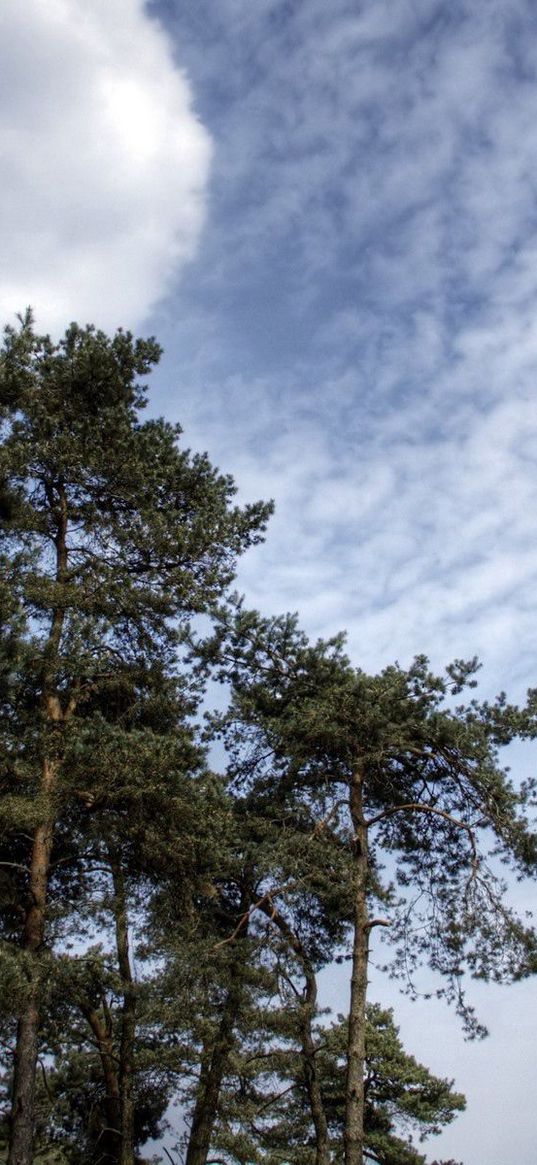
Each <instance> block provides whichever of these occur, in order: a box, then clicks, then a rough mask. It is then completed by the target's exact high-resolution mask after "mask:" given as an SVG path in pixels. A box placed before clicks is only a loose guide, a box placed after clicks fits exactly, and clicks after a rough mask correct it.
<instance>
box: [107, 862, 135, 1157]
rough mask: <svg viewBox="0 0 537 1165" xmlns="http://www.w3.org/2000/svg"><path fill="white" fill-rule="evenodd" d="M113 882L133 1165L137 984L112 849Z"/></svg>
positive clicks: (127, 1140)
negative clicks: (133, 972) (132, 966)
mask: <svg viewBox="0 0 537 1165" xmlns="http://www.w3.org/2000/svg"><path fill="white" fill-rule="evenodd" d="M109 855H110V865H111V870H112V879H113V883H114V916H115V925H116V945H117V958H118V966H119V973H120V975H121V987H122V993H123V1007H122V1009H121V1038H120V1044H119V1119H120V1134H121V1145H120V1151H119V1157H118V1165H134V1160H135V1158H134V1115H135V1113H134V1048H135V1041H136V984H135V982H134V977H133V974H132V968H131V960H130V953H129V928H128V915H127V901H126V895H125V879H124V876H123V870H122V868H121V862H120V860H119V857H118V855H117V854H116V853H115V851H114V850H113V849H112V848H109Z"/></svg>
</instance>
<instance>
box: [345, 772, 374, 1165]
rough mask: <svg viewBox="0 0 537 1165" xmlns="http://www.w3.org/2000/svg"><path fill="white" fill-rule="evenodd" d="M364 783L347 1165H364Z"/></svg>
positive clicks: (358, 820) (356, 784)
mask: <svg viewBox="0 0 537 1165" xmlns="http://www.w3.org/2000/svg"><path fill="white" fill-rule="evenodd" d="M362 781H363V773H362V771H361V770H360V769H359V768H357V769H356V770H355V772H354V774H353V778H352V783H351V789H350V811H351V819H352V825H353V830H354V938H353V949H352V975H351V999H350V1010H349V1042H348V1048H347V1084H346V1104H345V1133H344V1141H345V1165H363V1160H364V1116H365V1091H364V1069H365V1016H366V999H367V967H368V958H369V918H368V912H367V887H368V852H367V825H366V822H365V820H364V813H363V801H362Z"/></svg>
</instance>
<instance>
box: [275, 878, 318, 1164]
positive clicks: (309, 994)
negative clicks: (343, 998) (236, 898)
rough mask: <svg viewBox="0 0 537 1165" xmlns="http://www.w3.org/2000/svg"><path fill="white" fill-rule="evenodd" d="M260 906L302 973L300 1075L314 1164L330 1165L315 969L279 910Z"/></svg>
mask: <svg viewBox="0 0 537 1165" xmlns="http://www.w3.org/2000/svg"><path fill="white" fill-rule="evenodd" d="M260 909H261V910H262V911H263V913H264V914H266V916H267V918H269V919H270V921H271V922H272V923H273V924H274V925H275V926H277V927H278V930H279V931H280V933H281V934H282V935H283V936H284V938H285V939H286V941H287V943H288V944H289V946H290V947H291V949H292V950H293V951H294V953H295V955H296V957H297V959H298V961H299V963H300V966H301V968H302V973H303V975H304V980H305V998H304V1002H303V1004H302V1008H301V1015H300V1042H301V1048H300V1050H301V1054H302V1062H303V1064H304V1078H305V1083H306V1091H307V1094H308V1101H309V1106H310V1112H311V1119H312V1121H313V1127H314V1129H315V1165H330V1142H329V1137H328V1125H327V1121H326V1113H325V1108H324V1102H323V1096H322V1092H321V1082H320V1079H319V1072H318V1068H317V1049H316V1047H315V1041H314V1039H313V1031H312V1028H313V1020H314V1017H315V1009H316V1006H317V980H316V978H315V972H314V970H313V967H312V965H311V962H310V960H309V958H308V956H307V954H306V951H305V950H304V947H303V945H302V943H301V942H300V939H299V938H298V936H297V935H296V934H295V933H294V931H293V930H292V929H291V927H290V926H289V924H288V922H287V920H286V919H285V918H284V917H283V915H282V914H280V911H279V910H277V909H276V907H275V905H274V903H273V902H272V901H269V900H267V901H266V902H262V903H260Z"/></svg>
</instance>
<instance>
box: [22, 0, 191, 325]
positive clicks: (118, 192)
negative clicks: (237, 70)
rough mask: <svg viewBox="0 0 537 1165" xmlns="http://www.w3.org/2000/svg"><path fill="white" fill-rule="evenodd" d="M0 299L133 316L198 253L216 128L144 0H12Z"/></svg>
mask: <svg viewBox="0 0 537 1165" xmlns="http://www.w3.org/2000/svg"><path fill="white" fill-rule="evenodd" d="M0 31H1V36H0V77H1V82H0V85H1V88H2V103H1V108H2V115H1V120H0V134H1V138H2V142H3V146H2V183H1V184H0V222H1V223H2V227H1V236H0V254H1V273H0V309H1V312H2V316H3V317H4V318H7V317H9V316H10V315H12V313H13V312H15V311H20V310H21V309H23V308H24V307H25V306H26V305H27V304H28V303H30V304H32V306H33V307H34V308H35V311H36V313H37V321H38V324H39V325H40V326H42V327H46V328H51V329H53V330H57V329H58V328H61V327H62V326H63V324H64V323H65V322H67V321H69V320H71V319H72V318H77V319H79V320H80V321H81V322H88V321H92V322H95V323H97V324H99V325H100V326H103V327H106V328H113V327H115V326H117V325H119V324H126V325H128V326H135V325H136V324H137V323H139V322H140V321H141V320H142V319H143V318H144V316H146V315H147V312H148V311H149V309H150V308H151V307H153V305H154V304H155V302H156V300H157V299H158V298H159V297H160V296H161V295H162V294H163V292H164V290H165V289H166V287H167V286H168V285H169V282H170V279H171V278H172V276H175V275H176V273H177V271H178V269H179V268H180V267H181V265H182V264H183V263H184V262H185V261H186V260H188V259H190V258H191V256H192V255H193V254H194V253H195V249H196V246H197V242H198V238H199V233H200V228H201V226H202V223H203V219H204V211H205V198H206V187H207V178H208V169H209V161H210V153H211V147H210V140H209V136H208V134H207V132H206V130H205V129H204V128H203V126H202V125H201V124H200V122H199V120H198V119H197V117H196V115H195V113H194V111H193V108H192V99H191V92H190V86H189V84H188V81H187V79H186V77H185V76H184V74H182V73H181V72H180V71H179V70H178V69H177V67H175V66H174V64H173V61H172V57H171V53H170V48H169V42H168V40H167V38H166V37H165V35H164V33H163V32H162V30H161V29H160V28H159V26H158V25H157V24H156V23H155V22H153V21H150V19H149V18H148V16H147V14H146V13H145V11H144V9H143V5H142V3H141V2H140V0H114V3H113V4H108V3H106V0H94V2H92V3H91V4H89V5H88V4H85V3H83V0H28V2H27V3H25V4H20V3H18V0H6V2H5V3H4V4H3V5H2V14H1V17H0Z"/></svg>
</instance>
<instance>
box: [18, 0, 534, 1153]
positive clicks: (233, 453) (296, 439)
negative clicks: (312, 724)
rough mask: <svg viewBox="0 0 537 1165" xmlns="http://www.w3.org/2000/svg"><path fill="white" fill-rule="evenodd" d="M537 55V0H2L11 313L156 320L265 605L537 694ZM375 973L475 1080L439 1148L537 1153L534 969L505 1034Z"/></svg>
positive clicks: (157, 402)
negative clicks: (231, 505)
mask: <svg viewBox="0 0 537 1165" xmlns="http://www.w3.org/2000/svg"><path fill="white" fill-rule="evenodd" d="M536 68H537V8H536V7H535V5H534V4H532V3H530V2H526V0H488V2H487V3H485V0H451V2H450V3H447V2H440V3H439V2H436V0H363V2H361V3H359V2H358V0H331V2H330V4H327V3H326V0H301V2H298V0H151V2H150V3H149V4H146V5H144V4H143V3H142V0H114V3H113V4H109V3H107V0H92V3H91V4H88V3H87V2H85V0H26V2H25V4H24V5H21V4H20V3H19V2H18V0H3V4H2V5H1V10H0V88H1V100H0V130H1V132H0V141H1V150H2V183H1V184H0V224H1V225H0V307H1V309H2V314H3V317H4V319H5V320H6V321H7V320H12V319H13V314H14V313H15V312H16V311H20V310H22V309H23V308H24V307H25V306H26V304H27V303H31V304H32V305H33V306H34V309H35V313H36V319H37V324H38V326H39V327H40V328H41V329H43V330H51V331H52V333H53V334H54V335H57V334H59V333H60V331H61V329H62V328H63V327H64V325H65V324H66V323H68V322H69V321H70V320H71V319H72V318H77V319H78V320H79V322H80V323H86V322H89V321H92V322H95V323H97V324H98V325H99V326H102V327H104V328H106V329H107V330H112V329H114V328H115V327H116V326H119V325H123V326H127V327H130V328H133V329H135V330H137V331H139V332H140V333H141V334H151V333H154V334H156V335H157V337H158V338H159V340H160V341H161V342H162V344H163V345H164V348H165V356H164V358H163V361H162V363H161V365H160V367H159V369H158V371H157V374H156V375H155V377H154V396H153V398H152V400H153V405H152V407H153V408H154V409H155V411H157V412H161V413H164V414H165V415H166V416H167V417H168V418H169V419H170V420H174V421H175V420H177V421H180V422H181V423H182V424H183V426H184V429H185V440H186V442H187V443H188V444H189V445H191V446H192V447H193V448H195V449H207V450H208V451H209V453H210V455H211V457H212V458H213V460H214V461H215V463H216V464H218V465H219V466H220V467H221V468H222V470H224V471H226V472H231V473H233V475H234V476H235V478H236V481H237V484H238V487H239V496H240V497H241V498H243V499H245V500H246V499H248V500H254V499H255V498H258V497H263V498H268V497H273V498H274V500H275V503H276V513H275V517H274V519H273V521H272V522H271V525H270V529H269V532H268V537H267V540H266V543H265V544H264V546H262V547H259V548H256V549H255V550H254V551H252V552H250V553H249V554H248V556H247V557H246V558H245V560H244V562H243V563H242V565H241V567H240V572H239V578H238V585H239V587H240V589H241V590H242V591H244V593H245V595H246V598H247V602H248V604H249V605H250V606H257V607H260V608H261V609H262V610H263V611H264V612H266V613H271V612H280V611H284V610H297V611H298V612H299V614H300V619H301V622H302V624H303V626H304V627H305V628H306V630H307V631H308V632H309V633H311V634H312V635H314V636H317V635H331V634H333V633H335V632H336V631H339V630H340V629H342V628H346V629H347V631H348V637H349V638H348V642H349V651H350V653H351V656H352V658H353V660H355V662H356V664H357V665H359V666H361V667H363V668H365V669H370V670H376V669H378V668H380V667H382V666H384V665H385V664H387V663H390V662H392V661H393V660H394V659H398V660H399V661H400V662H401V664H403V665H406V664H408V663H409V662H410V660H411V659H412V657H413V655H415V654H416V653H421V652H425V653H427V654H429V655H430V657H431V659H432V661H433V663H434V664H435V666H441V665H442V664H443V663H445V662H447V661H449V660H450V659H452V658H454V657H464V658H468V657H471V656H473V655H478V656H479V657H480V658H481V659H482V660H483V671H482V691H483V693H485V694H490V693H492V692H494V691H496V690H498V689H503V688H505V689H507V691H508V693H509V694H510V695H512V696H513V697H515V698H520V697H522V696H523V694H524V691H525V688H526V687H527V686H528V685H536V684H537V668H536V664H535V659H536V654H537V653H536V649H537V619H536V595H537V538H536V533H537V474H536V471H535V469H536V467H535V456H536V454H535V450H536V447H537V446H536V436H537V405H536V403H535V389H534V385H535V381H536V371H537V198H536V192H537V72H536ZM514 764H515V769H516V771H517V772H518V771H520V772H526V771H531V769H532V767H533V768H534V767H535V756H534V753H533V752H531V751H530V750H519V753H518V754H517V756H516V757H515V762H514ZM528 904H530V905H531V903H529V901H528V896H526V897H525V898H524V905H528ZM374 988H375V992H376V994H377V997H381V996H382V1001H383V1002H385V1001H386V1000H387V999H388V998H390V999H391V1000H392V1002H393V1003H394V1004H395V1006H396V1009H397V1016H398V1018H399V1019H400V1021H401V1024H402V1031H403V1035H404V1039H405V1042H406V1044H407V1046H408V1048H409V1050H412V1051H415V1053H416V1054H417V1055H418V1056H421V1057H422V1058H423V1059H424V1060H425V1062H426V1063H428V1064H429V1065H430V1066H431V1067H432V1068H434V1070H435V1071H437V1072H439V1073H440V1074H442V1075H449V1076H455V1078H456V1083H457V1086H458V1087H459V1088H461V1089H463V1090H464V1091H466V1093H467V1095H468V1100H469V1109H468V1112H467V1114H465V1115H464V1116H463V1117H462V1118H459V1120H458V1121H457V1123H456V1125H454V1126H453V1129H452V1130H449V1131H448V1132H446V1133H445V1134H444V1135H443V1136H442V1138H440V1139H439V1140H438V1141H436V1142H434V1145H433V1146H432V1147H431V1150H430V1152H431V1156H435V1155H436V1156H441V1155H443V1156H444V1157H449V1156H452V1157H454V1158H455V1159H457V1160H459V1159H460V1160H463V1161H464V1165H533V1163H534V1159H535V1149H534V1146H535V1131H536V1130H535V1117H534V1115H533V1113H534V1111H535V1102H534V1094H533V1080H532V1076H533V1072H534V1068H533V1065H534V1063H535V1047H536V1046H537V1039H536V1036H537V1030H536V1029H537V1021H536V1020H535V1018H534V1015H535V1007H534V1005H533V1000H534V998H535V990H536V988H535V984H533V983H525V984H521V985H519V986H518V987H517V988H514V989H510V990H509V991H506V990H504V991H503V992H500V991H499V990H496V989H494V990H492V989H488V991H485V989H480V991H479V995H478V998H479V1001H480V1007H481V1013H482V1014H483V1015H484V1018H485V1021H486V1022H488V1023H489V1026H490V1028H491V1031H492V1035H491V1037H490V1039H489V1040H488V1041H486V1042H485V1043H484V1044H482V1045H479V1046H477V1045H468V1044H464V1043H463V1041H462V1036H461V1033H460V1031H459V1029H458V1027H457V1024H456V1022H455V1020H454V1019H453V1017H451V1016H450V1015H449V1013H447V1012H446V1011H445V1009H444V1008H442V1007H440V1005H438V1006H436V1005H434V1004H431V1005H429V1006H428V1008H426V1007H425V1005H417V1006H416V1005H413V1009H411V1006H410V1004H408V1003H405V1002H402V1001H400V1000H398V998H397V996H395V995H394V994H393V989H392V988H387V987H386V985H384V984H381V983H377V981H376V980H375V983H374ZM339 989H340V988H339V985H338V984H337V982H336V981H334V982H333V983H332V985H331V986H330V985H328V986H327V988H326V990H327V992H328V994H331V997H333V998H334V1003H335V1005H336V1006H337V999H336V995H337V992H338V990H339ZM390 992H391V994H390Z"/></svg>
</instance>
